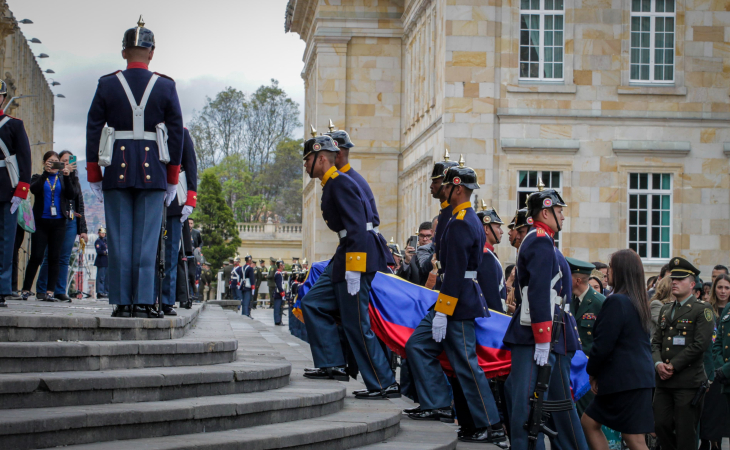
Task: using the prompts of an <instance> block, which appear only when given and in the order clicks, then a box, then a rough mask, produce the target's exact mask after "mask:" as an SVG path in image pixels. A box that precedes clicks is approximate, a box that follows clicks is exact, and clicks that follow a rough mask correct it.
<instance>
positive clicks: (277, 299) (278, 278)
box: [272, 260, 286, 325]
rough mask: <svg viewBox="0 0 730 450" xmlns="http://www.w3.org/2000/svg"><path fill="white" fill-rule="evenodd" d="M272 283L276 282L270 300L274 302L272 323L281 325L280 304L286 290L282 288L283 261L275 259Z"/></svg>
mask: <svg viewBox="0 0 730 450" xmlns="http://www.w3.org/2000/svg"><path fill="white" fill-rule="evenodd" d="M274 283H275V284H276V293H275V294H274V299H273V300H272V302H273V303H274V325H282V323H281V304H282V303H283V302H284V297H285V296H286V291H285V290H284V261H281V260H279V261H276V273H275V274H274Z"/></svg>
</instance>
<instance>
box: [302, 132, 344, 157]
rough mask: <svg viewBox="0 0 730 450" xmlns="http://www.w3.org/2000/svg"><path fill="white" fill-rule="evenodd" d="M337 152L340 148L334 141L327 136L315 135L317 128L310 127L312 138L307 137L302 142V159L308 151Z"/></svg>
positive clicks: (307, 154)
mask: <svg viewBox="0 0 730 450" xmlns="http://www.w3.org/2000/svg"><path fill="white" fill-rule="evenodd" d="M321 151H325V152H339V151H340V149H339V148H338V147H337V145H336V144H335V141H334V140H333V139H332V138H331V137H329V136H317V130H315V129H314V127H312V138H311V139H308V140H307V142H305V143H304V154H303V155H302V159H306V158H307V156H309V154H310V153H317V152H321Z"/></svg>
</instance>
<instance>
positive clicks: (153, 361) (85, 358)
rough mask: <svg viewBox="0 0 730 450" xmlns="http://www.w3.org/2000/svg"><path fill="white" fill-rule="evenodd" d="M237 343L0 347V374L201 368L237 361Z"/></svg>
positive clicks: (11, 344) (195, 341)
mask: <svg viewBox="0 0 730 450" xmlns="http://www.w3.org/2000/svg"><path fill="white" fill-rule="evenodd" d="M237 348H238V340H236V339H217V340H213V339H210V340H208V339H187V338H186V339H171V340H164V341H125V342H118V341H110V342H103V341H100V342H95V341H87V342H6V343H0V373H28V372H67V371H90V370H94V371H96V370H116V369H134V368H143V367H177V366H203V365H208V364H222V363H229V362H233V361H235V360H236V349H237Z"/></svg>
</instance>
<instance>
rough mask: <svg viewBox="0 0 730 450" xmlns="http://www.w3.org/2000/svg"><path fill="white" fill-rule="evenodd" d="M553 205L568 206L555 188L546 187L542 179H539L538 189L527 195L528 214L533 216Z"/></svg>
mask: <svg viewBox="0 0 730 450" xmlns="http://www.w3.org/2000/svg"><path fill="white" fill-rule="evenodd" d="M553 206H568V205H566V204H565V202H564V201H563V198H562V197H561V196H560V194H558V191H556V190H555V189H545V185H544V184H543V183H542V180H541V179H538V181H537V191H536V192H533V193H532V194H530V196H529V197H527V215H528V216H529V217H532V216H534V215H535V213H536V212H538V211H540V210H543V209H547V208H552V207H553Z"/></svg>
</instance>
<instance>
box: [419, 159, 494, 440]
mask: <svg viewBox="0 0 730 450" xmlns="http://www.w3.org/2000/svg"><path fill="white" fill-rule="evenodd" d="M443 185H444V190H445V191H446V193H447V201H448V202H449V204H453V205H456V206H455V207H454V210H453V212H452V217H451V218H450V220H449V221H448V223H447V224H446V226H445V227H444V230H443V235H442V237H441V243H440V247H439V258H440V259H441V267H442V271H443V276H442V278H443V281H442V284H441V290H440V293H439V296H438V299H437V300H436V304H435V305H434V308H433V309H432V310H430V311H429V312H428V314H427V315H426V317H424V318H423V320H421V323H420V324H419V325H418V327H416V330H415V331H414V332H413V334H412V335H411V337H410V338H409V339H408V342H407V343H406V355H407V356H408V364H409V367H410V369H411V372H412V373H413V379H414V381H415V385H416V390H417V391H418V399H419V402H420V410H419V411H416V412H411V413H410V414H409V417H411V418H413V419H416V420H428V419H432V420H440V421H443V422H453V420H454V416H453V412H452V410H451V398H450V396H449V388H448V386H447V384H446V379H445V378H444V376H443V369H442V368H441V363H440V362H439V359H438V358H439V355H441V353H443V352H445V353H446V357H447V358H448V360H449V363H450V364H451V367H452V368H453V370H454V372H455V373H456V377H457V378H458V380H459V384H460V385H461V388H462V390H463V392H464V397H465V398H466V401H467V403H468V407H469V412H470V413H471V417H472V420H473V422H474V427H475V429H476V431H475V432H474V433H473V434H471V435H469V436H463V437H462V440H465V441H468V442H488V443H499V442H504V441H506V439H507V438H506V437H505V433H504V429H503V427H502V423H501V420H500V417H499V411H498V410H497V405H496V403H495V402H494V397H493V395H492V391H491V388H490V387H489V382H488V381H487V378H486V377H485V376H484V371H483V370H482V369H481V367H480V366H479V361H478V360H477V353H476V329H475V319H476V318H479V317H489V316H490V314H489V311H488V310H487V304H486V301H485V300H484V295H483V294H482V291H481V289H480V288H479V283H478V282H477V281H476V277H477V268H478V267H479V263H480V262H481V260H482V257H483V251H484V244H485V242H486V241H485V234H484V228H483V227H482V224H481V222H480V221H479V218H478V217H477V214H476V213H475V212H474V209H473V208H472V207H471V203H470V202H469V199H470V198H471V194H472V191H473V190H474V189H479V184H478V183H477V175H476V172H474V169H472V168H470V167H465V166H464V159H463V156H462V157H461V158H460V160H459V166H458V167H452V168H450V169H449V170H448V171H447V172H446V176H445V178H444V181H443Z"/></svg>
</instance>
